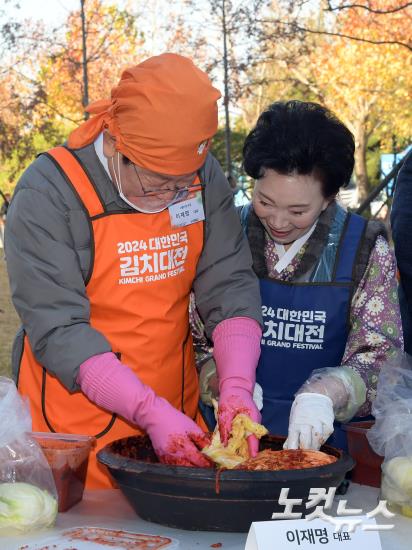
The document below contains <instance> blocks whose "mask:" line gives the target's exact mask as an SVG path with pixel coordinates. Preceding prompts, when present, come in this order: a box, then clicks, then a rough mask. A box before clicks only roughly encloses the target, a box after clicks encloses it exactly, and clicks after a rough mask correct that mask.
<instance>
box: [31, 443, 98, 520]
mask: <svg viewBox="0 0 412 550" xmlns="http://www.w3.org/2000/svg"><path fill="white" fill-rule="evenodd" d="M36 439H37V442H38V443H39V445H40V446H41V448H42V451H43V453H44V455H45V457H46V459H47V462H48V463H49V465H50V468H51V471H52V474H53V477H54V482H55V484H56V489H57V495H58V510H59V512H65V511H66V510H68V509H69V508H71V507H72V506H74V505H75V504H76V503H77V502H79V501H80V500H81V499H82V497H83V491H84V484H85V480H86V473H87V465H88V462H89V452H90V448H91V443H90V442H89V441H86V442H82V441H71V440H65V439H49V438H44V439H42V438H36Z"/></svg>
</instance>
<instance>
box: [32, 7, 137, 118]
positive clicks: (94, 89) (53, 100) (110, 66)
mask: <svg viewBox="0 0 412 550" xmlns="http://www.w3.org/2000/svg"><path fill="white" fill-rule="evenodd" d="M85 14H86V21H87V23H86V32H87V71H88V82H89V102H92V101H95V100H97V99H102V98H105V97H108V96H109V95H110V90H111V88H112V86H113V85H114V84H115V83H116V82H117V80H118V78H119V77H120V74H121V72H122V70H123V69H124V68H125V67H127V66H129V65H133V64H135V63H138V62H139V61H141V59H142V56H141V55H140V53H139V48H140V47H141V45H142V42H143V40H142V37H139V36H138V34H137V32H136V30H135V26H134V18H133V17H132V16H130V14H128V13H127V12H126V11H121V10H120V9H119V8H117V7H116V6H114V5H110V4H106V3H103V2H102V1H101V0H90V1H88V2H86V4H85ZM67 29H68V30H67V32H66V35H65V37H64V41H63V42H62V43H61V44H60V45H58V47H57V48H56V51H55V52H53V53H52V54H51V55H50V53H49V52H48V55H47V57H45V59H44V64H43V67H42V69H41V72H40V75H39V77H40V80H41V82H42V85H43V88H44V92H45V96H46V98H47V100H46V101H47V105H44V106H43V108H44V109H45V110H46V111H48V112H50V113H51V114H57V115H60V116H62V117H64V118H66V119H68V120H71V121H73V122H79V121H80V120H81V119H82V117H83V106H82V97H83V65H82V34H81V18H80V12H73V13H72V14H71V15H70V16H69V18H68V21H67Z"/></svg>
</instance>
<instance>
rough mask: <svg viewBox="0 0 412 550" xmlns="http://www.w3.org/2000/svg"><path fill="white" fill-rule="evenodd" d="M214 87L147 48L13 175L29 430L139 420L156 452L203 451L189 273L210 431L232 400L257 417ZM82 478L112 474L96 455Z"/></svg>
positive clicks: (21, 363)
mask: <svg viewBox="0 0 412 550" xmlns="http://www.w3.org/2000/svg"><path fill="white" fill-rule="evenodd" d="M219 97H220V94H219V92H218V91H217V90H216V89H215V88H214V87H213V86H212V85H211V83H210V81H209V79H208V77H207V76H206V74H205V73H203V72H202V71H200V70H199V69H198V68H196V67H195V66H194V65H193V63H192V62H191V61H190V60H189V59H187V58H184V57H182V56H179V55H175V54H163V55H160V56H156V57H152V58H150V59H148V60H146V61H144V62H143V63H140V64H139V65H137V66H135V67H132V68H130V69H128V70H125V71H124V72H123V74H122V76H121V79H120V81H119V84H118V85H117V86H115V87H114V88H113V89H112V93H111V98H110V99H109V100H101V101H97V102H96V103H93V104H91V105H90V106H89V107H88V109H87V110H88V112H89V113H90V114H91V115H92V116H91V118H90V119H89V120H88V121H86V122H84V123H83V124H82V125H80V126H79V127H78V128H77V129H76V130H74V131H73V132H72V133H71V135H70V136H69V139H68V143H67V144H66V145H65V146H63V147H57V148H55V149H52V150H51V151H49V152H48V153H46V154H43V155H40V157H38V158H37V159H36V160H35V161H34V162H33V164H32V165H31V166H30V167H29V168H28V169H27V170H26V172H25V173H24V174H23V176H22V178H21V180H20V182H19V183H18V185H17V188H16V192H15V195H14V198H13V202H12V204H11V206H10V210H9V215H8V224H7V225H8V227H7V232H6V255H7V263H8V270H9V277H10V284H11V289H12V296H13V301H14V304H15V307H16V309H17V311H18V313H19V315H20V318H21V320H22V330H21V331H20V332H19V334H18V335H17V338H16V342H15V345H14V350H13V371H14V375H15V377H16V380H17V383H18V388H19V390H20V392H21V393H22V394H23V395H26V396H28V397H29V399H30V404H31V410H32V415H33V428H34V430H38V431H49V430H50V431H56V432H66V433H88V434H93V435H95V436H96V437H97V438H98V444H97V449H96V450H98V449H99V448H101V447H102V446H103V445H105V444H106V443H107V442H109V441H112V440H114V439H118V438H121V437H125V436H129V435H134V434H136V433H139V431H145V432H147V433H148V435H149V436H150V438H151V440H152V443H153V446H154V449H155V451H156V453H157V455H158V457H159V459H160V460H161V461H163V462H166V463H171V464H184V465H188V466H206V465H208V462H207V460H206V458H205V457H204V455H202V454H201V452H200V451H201V449H202V448H203V447H204V446H205V445H206V444H207V443H208V440H209V439H208V436H207V435H206V434H205V433H204V431H203V430H202V427H204V425H203V424H202V420H201V418H200V416H199V414H198V397H199V390H198V379H197V374H196V369H195V365H194V354H193V349H192V338H191V334H190V330H189V323H188V303H189V294H190V291H191V289H192V288H193V289H194V291H195V294H196V297H197V304H198V307H199V310H200V312H201V315H202V318H203V319H204V321H205V324H206V327H207V331H208V334H209V336H210V337H211V338H212V339H213V341H214V345H215V357H216V363H217V367H218V372H219V377H220V395H221V397H220V403H219V413H218V415H219V425H220V428H221V433H222V436H223V439H224V440H225V441H227V437H228V434H229V432H230V429H231V423H232V419H233V417H234V416H235V415H236V414H237V413H238V412H239V411H242V412H246V413H247V414H249V415H250V416H251V418H253V419H254V420H258V419H259V413H258V411H257V409H256V407H255V405H254V403H253V400H252V392H253V387H254V383H255V369H256V364H257V361H258V359H259V354H260V336H261V328H260V323H261V316H260V315H261V314H260V297H259V287H258V282H257V280H256V278H255V276H254V274H253V271H252V269H251V256H250V253H249V250H248V246H247V243H246V241H245V240H244V238H243V235H242V230H241V227H240V223H239V220H238V217H237V214H236V211H235V209H234V206H233V203H232V193H231V190H230V187H229V185H228V183H227V181H226V179H225V177H224V175H223V173H222V171H221V168H220V166H219V165H218V163H217V162H216V160H215V159H214V158H213V157H212V156H211V155H210V154H209V153H208V148H209V144H210V140H211V138H212V137H213V135H214V134H215V132H216V129H217V106H216V101H217V99H218V98H219ZM249 443H250V448H251V452H252V454H254V453H255V452H256V443H257V441H256V440H252V441H250V442H249ZM87 482H88V486H89V487H104V486H107V485H108V484H109V479H108V476H107V473H106V472H105V471H104V470H103V468H102V467H101V466H99V465H98V464H97V462H96V460H95V457H94V456H93V457H92V463H91V466H90V467H89V472H88V480H87Z"/></svg>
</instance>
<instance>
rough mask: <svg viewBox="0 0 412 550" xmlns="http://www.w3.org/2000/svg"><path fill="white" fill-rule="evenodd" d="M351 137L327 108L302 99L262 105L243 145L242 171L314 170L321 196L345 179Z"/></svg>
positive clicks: (350, 159)
mask: <svg viewBox="0 0 412 550" xmlns="http://www.w3.org/2000/svg"><path fill="white" fill-rule="evenodd" d="M354 151H355V142H354V139H353V135H352V134H351V132H350V131H349V130H348V128H347V127H346V126H345V125H344V124H343V123H342V122H341V121H340V120H339V119H338V118H337V117H336V116H335V115H334V114H333V113H332V112H331V111H329V110H328V109H326V108H325V107H322V106H321V105H319V104H317V103H310V102H304V101H276V102H275V103H272V105H270V106H269V108H268V109H267V110H266V111H264V112H263V113H262V114H261V115H260V117H259V119H258V121H257V123H256V126H255V128H254V129H253V130H252V131H251V132H250V133H249V135H248V136H247V138H246V141H245V144H244V146H243V166H244V169H245V172H246V173H247V174H248V175H249V176H251V177H252V178H254V179H259V178H260V177H262V176H263V175H264V172H265V169H267V168H271V169H272V170H275V171H276V172H278V173H280V174H282V175H287V174H292V173H297V174H301V175H307V174H313V175H314V176H316V177H317V178H319V180H320V181H321V183H322V193H323V196H324V197H325V198H328V197H331V196H333V195H336V193H337V192H338V191H339V188H340V187H343V186H345V185H347V184H348V183H349V180H350V178H351V175H352V171H353V166H354Z"/></svg>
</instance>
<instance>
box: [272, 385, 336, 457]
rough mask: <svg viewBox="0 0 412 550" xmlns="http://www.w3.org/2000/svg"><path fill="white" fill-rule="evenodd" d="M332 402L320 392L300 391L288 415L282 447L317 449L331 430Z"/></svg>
mask: <svg viewBox="0 0 412 550" xmlns="http://www.w3.org/2000/svg"><path fill="white" fill-rule="evenodd" d="M334 418H335V415H334V413H333V402H332V399H331V398H330V397H328V396H327V395H322V394H321V393H300V394H298V395H297V396H296V397H295V400H294V402H293V404H292V408H291V410H290V416H289V432H288V438H287V440H286V441H285V443H284V445H283V448H284V449H314V450H318V449H319V448H320V446H321V445H323V444H324V443H325V441H326V440H327V439H328V437H329V436H330V435H331V434H332V432H333V429H334V428H333V421H334Z"/></svg>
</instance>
